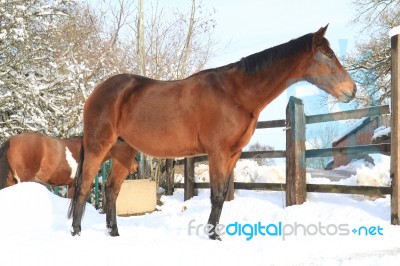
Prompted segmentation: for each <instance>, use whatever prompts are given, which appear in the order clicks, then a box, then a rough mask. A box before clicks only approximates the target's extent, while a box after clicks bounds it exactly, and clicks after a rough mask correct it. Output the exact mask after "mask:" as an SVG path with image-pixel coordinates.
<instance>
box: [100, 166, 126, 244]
mask: <svg viewBox="0 0 400 266" xmlns="http://www.w3.org/2000/svg"><path fill="white" fill-rule="evenodd" d="M128 174H129V168H128V167H127V166H124V165H123V164H121V163H120V162H119V161H117V160H113V166H112V170H111V173H110V176H109V177H108V179H107V183H106V208H105V209H106V222H107V229H108V233H109V234H110V236H119V233H118V226H117V210H116V208H117V207H116V201H117V197H118V194H119V191H120V189H121V185H122V183H123V182H124V180H125V178H126V177H127V176H128Z"/></svg>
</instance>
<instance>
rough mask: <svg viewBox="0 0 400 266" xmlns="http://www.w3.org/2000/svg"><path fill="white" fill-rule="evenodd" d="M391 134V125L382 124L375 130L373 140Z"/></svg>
mask: <svg viewBox="0 0 400 266" xmlns="http://www.w3.org/2000/svg"><path fill="white" fill-rule="evenodd" d="M389 134H390V127H385V126H380V127H378V128H376V129H375V130H374V135H373V136H372V140H374V139H377V138H379V137H382V136H388V135H389Z"/></svg>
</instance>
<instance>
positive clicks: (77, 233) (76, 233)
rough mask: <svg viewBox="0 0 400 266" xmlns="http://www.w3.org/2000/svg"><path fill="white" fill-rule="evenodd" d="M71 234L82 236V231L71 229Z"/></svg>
mask: <svg viewBox="0 0 400 266" xmlns="http://www.w3.org/2000/svg"><path fill="white" fill-rule="evenodd" d="M71 235H72V236H80V235H81V232H75V231H73V230H71Z"/></svg>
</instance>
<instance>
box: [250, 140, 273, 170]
mask: <svg viewBox="0 0 400 266" xmlns="http://www.w3.org/2000/svg"><path fill="white" fill-rule="evenodd" d="M273 150H274V147H272V146H270V145H265V144H260V143H259V142H256V143H254V144H252V145H250V146H249V151H273ZM252 160H254V161H256V162H257V164H258V165H275V161H274V159H268V158H261V157H258V158H257V157H256V158H253V159H252Z"/></svg>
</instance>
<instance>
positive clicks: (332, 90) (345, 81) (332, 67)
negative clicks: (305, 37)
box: [305, 25, 356, 103]
mask: <svg viewBox="0 0 400 266" xmlns="http://www.w3.org/2000/svg"><path fill="white" fill-rule="evenodd" d="M327 28H328V25H326V26H325V27H324V28H320V29H319V30H318V31H317V32H315V33H314V34H313V36H312V38H313V42H312V56H311V62H310V63H309V67H308V68H307V69H306V75H305V79H306V80H307V81H308V82H310V83H312V84H314V85H316V86H317V87H319V88H321V89H323V90H324V91H326V92H327V93H329V94H332V95H333V96H335V97H336V98H337V99H338V100H339V101H341V102H345V103H347V102H349V101H350V100H352V99H353V98H354V96H355V93H356V84H355V83H354V81H353V80H352V79H351V77H350V75H349V74H348V73H347V71H346V70H345V69H344V68H343V66H342V65H341V64H340V62H339V60H338V59H337V57H336V55H335V53H334V52H333V51H332V49H331V48H330V47H329V42H328V40H327V39H326V38H325V37H324V35H325V32H326V29H327Z"/></svg>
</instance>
